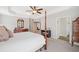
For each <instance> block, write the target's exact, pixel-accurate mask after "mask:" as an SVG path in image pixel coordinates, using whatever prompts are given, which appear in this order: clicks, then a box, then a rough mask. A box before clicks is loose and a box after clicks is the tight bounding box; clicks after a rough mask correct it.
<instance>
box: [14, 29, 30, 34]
mask: <svg viewBox="0 0 79 59" xmlns="http://www.w3.org/2000/svg"><path fill="white" fill-rule="evenodd" d="M27 31H28V29H27V28H15V29H14V33H18V32H27Z"/></svg>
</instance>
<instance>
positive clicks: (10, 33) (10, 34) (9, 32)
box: [3, 26, 13, 38]
mask: <svg viewBox="0 0 79 59" xmlns="http://www.w3.org/2000/svg"><path fill="white" fill-rule="evenodd" d="M3 27H4V28H5V29H6V31H7V32H8V34H9V38H11V37H13V33H12V32H11V31H10V30H8V29H7V28H6V27H5V26H3Z"/></svg>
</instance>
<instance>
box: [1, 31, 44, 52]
mask: <svg viewBox="0 0 79 59" xmlns="http://www.w3.org/2000/svg"><path fill="white" fill-rule="evenodd" d="M44 44H45V39H44V37H43V36H42V35H39V34H35V33H31V32H22V33H15V34H14V37H13V38H10V39H9V40H8V41H4V42H0V52H32V51H36V50H38V49H39V48H41V47H42V46H43V45H44Z"/></svg>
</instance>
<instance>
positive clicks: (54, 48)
mask: <svg viewBox="0 0 79 59" xmlns="http://www.w3.org/2000/svg"><path fill="white" fill-rule="evenodd" d="M41 52H79V47H78V46H73V47H71V45H70V44H69V43H68V42H67V41H64V40H60V39H57V40H55V39H54V40H51V39H48V49H47V50H44V48H43V49H42V51H41Z"/></svg>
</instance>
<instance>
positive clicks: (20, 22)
mask: <svg viewBox="0 0 79 59" xmlns="http://www.w3.org/2000/svg"><path fill="white" fill-rule="evenodd" d="M17 28H24V20H23V19H18V20H17Z"/></svg>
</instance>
